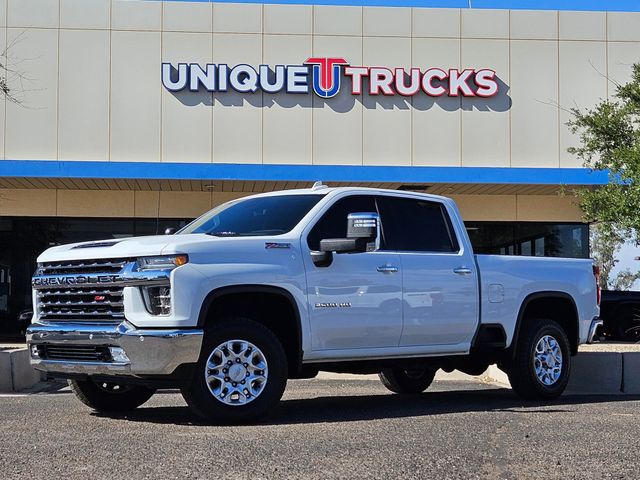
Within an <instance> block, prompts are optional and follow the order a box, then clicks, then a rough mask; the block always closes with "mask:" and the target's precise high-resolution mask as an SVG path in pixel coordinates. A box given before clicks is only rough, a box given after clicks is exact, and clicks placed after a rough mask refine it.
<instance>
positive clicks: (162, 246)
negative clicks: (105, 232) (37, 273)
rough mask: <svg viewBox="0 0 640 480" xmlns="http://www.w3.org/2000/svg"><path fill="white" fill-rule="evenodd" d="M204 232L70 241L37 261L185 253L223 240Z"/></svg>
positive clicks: (49, 250)
mask: <svg viewBox="0 0 640 480" xmlns="http://www.w3.org/2000/svg"><path fill="white" fill-rule="evenodd" d="M225 240H226V239H224V238H217V237H212V236H210V235H205V234H191V235H155V236H149V237H131V238H123V239H109V240H98V241H92V242H81V243H71V244H68V245H61V246H59V247H52V248H49V249H48V250H45V251H44V252H43V253H42V254H41V255H40V256H39V257H38V262H55V261H60V260H89V259H95V258H132V257H144V256H150V255H164V254H172V253H189V246H190V245H192V244H202V243H203V242H219V241H225Z"/></svg>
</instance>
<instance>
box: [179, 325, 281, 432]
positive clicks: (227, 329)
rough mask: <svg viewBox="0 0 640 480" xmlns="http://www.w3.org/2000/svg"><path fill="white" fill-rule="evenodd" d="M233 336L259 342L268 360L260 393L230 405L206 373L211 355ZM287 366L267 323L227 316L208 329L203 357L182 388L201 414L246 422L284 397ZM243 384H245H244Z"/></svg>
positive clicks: (226, 421) (215, 419) (210, 418)
mask: <svg viewBox="0 0 640 480" xmlns="http://www.w3.org/2000/svg"><path fill="white" fill-rule="evenodd" d="M230 340H243V341H246V342H250V343H252V344H253V345H254V346H256V347H257V348H258V349H259V350H260V353H261V354H262V355H263V356H264V358H265V359H266V363H267V368H268V375H267V380H266V382H265V383H264V386H263V387H262V390H261V392H260V393H259V394H256V395H255V396H254V397H253V398H252V399H251V400H250V401H249V400H248V399H246V400H247V401H246V403H244V404H237V405H229V404H227V403H224V402H223V400H220V399H218V397H216V396H214V394H213V393H212V391H211V390H210V389H209V386H208V384H207V381H206V378H205V375H206V374H207V373H211V372H212V371H211V370H210V369H209V368H208V366H207V362H208V360H209V356H210V355H211V354H212V353H213V352H214V351H215V350H216V348H217V347H218V346H220V345H222V344H223V343H225V342H228V341H230ZM287 377H288V367H287V357H286V355H285V352H284V348H283V347H282V344H281V343H280V340H279V339H278V337H276V336H275V334H274V333H273V332H272V331H271V330H269V329H268V328H266V327H265V326H264V325H262V324H260V323H257V322H254V321H253V320H250V319H247V318H234V319H225V320H222V321H220V322H217V323H215V324H214V325H212V326H211V327H210V328H208V329H207V331H206V332H205V336H204V340H203V344H202V350H201V352H200V358H199V359H198V363H197V364H196V367H195V369H194V374H193V378H192V379H191V381H190V383H189V384H188V385H186V386H184V387H183V388H182V390H181V391H182V396H183V397H184V399H185V401H186V402H187V404H188V405H189V407H190V408H191V409H192V410H193V412H194V413H195V414H196V415H198V416H199V417H200V418H202V419H204V420H206V421H210V422H214V423H223V424H243V423H249V422H252V421H254V420H256V419H257V418H259V417H262V416H264V415H266V414H267V413H268V412H269V410H271V409H272V408H273V407H274V406H275V405H276V404H277V403H278V402H279V401H280V398H282V394H283V393H284V389H285V387H286V385H287ZM241 388H242V387H241Z"/></svg>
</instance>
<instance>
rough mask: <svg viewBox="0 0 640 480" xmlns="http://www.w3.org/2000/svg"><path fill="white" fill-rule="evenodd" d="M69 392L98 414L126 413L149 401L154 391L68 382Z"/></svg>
mask: <svg viewBox="0 0 640 480" xmlns="http://www.w3.org/2000/svg"><path fill="white" fill-rule="evenodd" d="M69 386H71V391H73V393H74V394H75V395H76V397H78V399H79V400H80V401H81V402H82V403H84V404H85V405H86V406H88V407H91V408H93V409H94V410H97V411H99V412H126V411H129V410H133V409H135V408H138V407H139V406H140V405H142V404H143V403H145V402H146V401H147V400H149V399H150V398H151V397H152V396H153V394H154V393H155V392H156V391H155V389H152V388H147V387H143V386H138V385H122V384H119V383H112V382H96V381H93V380H69Z"/></svg>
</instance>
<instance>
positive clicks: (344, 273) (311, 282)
mask: <svg viewBox="0 0 640 480" xmlns="http://www.w3.org/2000/svg"><path fill="white" fill-rule="evenodd" d="M363 212H368V213H374V212H376V204H375V198H374V197H373V196H370V195H351V196H346V197H342V198H339V199H338V200H336V201H335V202H334V203H333V204H332V205H331V206H330V207H329V208H328V209H327V210H326V211H325V212H324V214H322V216H321V217H320V219H319V220H318V221H317V222H316V223H315V224H314V225H313V227H311V228H310V230H308V234H307V235H303V237H302V251H303V252H306V255H305V260H304V261H305V269H306V275H307V298H308V302H309V317H310V329H311V341H312V349H313V350H316V351H317V350H352V349H366V348H375V347H397V345H398V342H399V340H400V334H401V331H402V300H401V297H402V278H401V273H400V268H399V255H398V254H396V253H393V252H383V251H371V252H361V253H340V254H335V253H334V254H333V260H332V263H331V264H330V265H329V266H326V267H319V266H316V265H315V264H314V263H313V261H312V260H311V255H310V252H311V251H312V250H314V251H317V250H319V244H320V240H323V239H329V238H345V237H346V234H347V216H348V215H349V214H351V213H363ZM305 244H306V245H305Z"/></svg>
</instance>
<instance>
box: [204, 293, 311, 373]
mask: <svg viewBox="0 0 640 480" xmlns="http://www.w3.org/2000/svg"><path fill="white" fill-rule="evenodd" d="M266 306H269V307H272V308H274V311H273V312H272V311H270V310H268V309H266V308H265V307H266ZM278 313H280V314H284V321H282V322H279V321H278V319H277V318H275V317H274V316H273V315H275V314H278ZM231 314H232V315H231ZM225 316H246V317H249V318H251V319H252V320H254V321H257V322H258V323H261V324H263V325H264V326H265V327H267V328H269V329H270V330H271V331H272V332H273V333H274V334H275V335H276V336H277V337H278V338H279V339H280V341H281V342H282V346H283V348H284V350H285V353H286V355H287V362H288V366H289V376H290V377H296V376H297V375H299V374H300V371H301V368H302V356H303V348H302V346H303V338H302V322H301V315H300V309H299V307H298V304H297V302H296V300H295V298H294V296H293V295H292V294H291V292H289V291H288V290H287V289H285V288H282V287H276V286H271V285H253V284H247V285H232V286H226V287H220V288H216V289H214V290H212V291H211V292H209V293H208V294H207V295H206V296H205V298H204V300H203V302H202V305H201V307H200V313H199V315H198V327H200V328H204V327H205V326H207V325H210V324H212V323H215V321H216V320H220V319H221V318H223V317H225ZM291 327H293V331H290V328H291Z"/></svg>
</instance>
